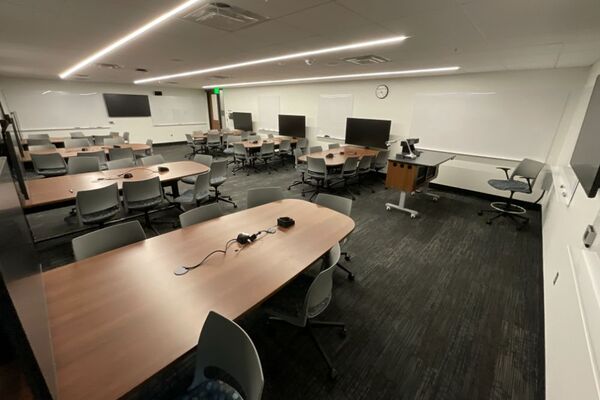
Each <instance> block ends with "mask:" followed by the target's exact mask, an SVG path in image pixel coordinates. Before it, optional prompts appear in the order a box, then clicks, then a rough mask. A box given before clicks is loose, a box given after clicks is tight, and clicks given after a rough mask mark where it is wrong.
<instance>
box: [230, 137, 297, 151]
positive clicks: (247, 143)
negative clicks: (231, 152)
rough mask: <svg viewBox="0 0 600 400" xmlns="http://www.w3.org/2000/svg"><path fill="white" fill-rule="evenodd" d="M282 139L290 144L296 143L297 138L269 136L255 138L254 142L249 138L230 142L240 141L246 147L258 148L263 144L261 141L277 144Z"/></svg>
mask: <svg viewBox="0 0 600 400" xmlns="http://www.w3.org/2000/svg"><path fill="white" fill-rule="evenodd" d="M284 140H289V141H290V142H291V144H296V143H298V139H294V138H291V137H287V136H276V137H274V138H269V139H258V140H256V143H255V142H254V141H250V140H245V141H238V142H231V143H240V142H241V143H243V144H244V147H245V148H246V149H249V150H252V149H260V147H261V146H262V145H263V143H273V144H274V145H275V146H279V145H280V144H281V142H282V141H284Z"/></svg>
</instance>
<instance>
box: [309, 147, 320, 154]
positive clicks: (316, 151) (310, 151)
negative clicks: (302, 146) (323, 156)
mask: <svg viewBox="0 0 600 400" xmlns="http://www.w3.org/2000/svg"><path fill="white" fill-rule="evenodd" d="M322 151H323V147H321V146H311V147H310V148H309V149H308V154H312V153H320V152H322Z"/></svg>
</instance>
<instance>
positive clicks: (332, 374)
mask: <svg viewBox="0 0 600 400" xmlns="http://www.w3.org/2000/svg"><path fill="white" fill-rule="evenodd" d="M337 375H338V373H337V370H336V369H335V368H331V369H330V370H329V379H332V380H336V379H337Z"/></svg>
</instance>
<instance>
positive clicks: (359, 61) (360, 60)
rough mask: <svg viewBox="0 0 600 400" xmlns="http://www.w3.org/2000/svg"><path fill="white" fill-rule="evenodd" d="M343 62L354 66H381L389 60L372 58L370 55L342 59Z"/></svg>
mask: <svg viewBox="0 0 600 400" xmlns="http://www.w3.org/2000/svg"><path fill="white" fill-rule="evenodd" d="M344 61H346V62H348V63H351V64H356V65H368V64H383V63H386V62H390V59H389V58H385V57H381V56H374V55H372V54H371V55H368V56H358V57H348V58H344Z"/></svg>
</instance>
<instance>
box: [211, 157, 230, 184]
mask: <svg viewBox="0 0 600 400" xmlns="http://www.w3.org/2000/svg"><path fill="white" fill-rule="evenodd" d="M227 164H229V161H227V160H218V161H214V162H213V163H212V164H211V165H210V179H217V178H227Z"/></svg>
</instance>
